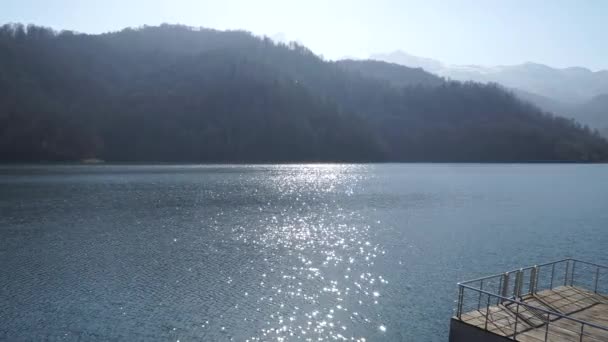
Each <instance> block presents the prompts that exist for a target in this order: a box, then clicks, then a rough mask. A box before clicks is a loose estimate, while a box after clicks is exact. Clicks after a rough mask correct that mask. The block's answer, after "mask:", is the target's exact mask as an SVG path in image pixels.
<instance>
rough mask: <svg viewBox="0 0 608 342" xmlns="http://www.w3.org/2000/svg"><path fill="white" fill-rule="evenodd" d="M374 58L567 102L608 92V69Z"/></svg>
mask: <svg viewBox="0 0 608 342" xmlns="http://www.w3.org/2000/svg"><path fill="white" fill-rule="evenodd" d="M371 58H372V59H374V60H379V61H384V62H390V63H396V64H400V65H404V66H407V67H410V68H423V69H424V70H427V71H429V72H432V73H435V74H438V75H440V76H443V77H447V78H450V79H453V80H459V81H476V82H495V83H499V84H502V85H503V86H505V87H508V88H515V89H520V90H523V91H525V92H528V93H532V94H536V95H540V96H544V97H548V98H551V99H555V100H558V101H560V102H565V103H582V102H585V101H589V100H590V99H591V98H593V97H595V96H598V95H601V94H607V93H608V70H600V71H591V70H589V69H587V68H583V67H570V68H553V67H550V66H547V65H544V64H540V63H533V62H527V63H522V64H518V65H495V66H480V65H447V64H445V63H442V62H440V61H437V60H433V59H430V58H423V57H418V56H413V55H410V54H408V53H406V52H403V51H394V52H390V53H379V54H373V55H372V56H371Z"/></svg>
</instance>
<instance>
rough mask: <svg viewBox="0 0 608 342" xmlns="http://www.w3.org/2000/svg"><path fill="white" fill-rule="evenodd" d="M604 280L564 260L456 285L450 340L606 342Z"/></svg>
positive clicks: (589, 267)
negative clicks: (456, 292)
mask: <svg viewBox="0 0 608 342" xmlns="http://www.w3.org/2000/svg"><path fill="white" fill-rule="evenodd" d="M556 265H558V266H557V270H556ZM576 267H578V271H577V269H576ZM562 271H563V276H562V277H560V275H562ZM541 272H542V274H541ZM607 279H608V268H606V267H604V266H600V265H596V264H591V263H586V262H583V261H579V260H573V259H566V260H561V261H558V262H556V263H549V264H544V265H540V266H533V267H531V268H526V269H519V270H515V271H511V272H506V273H504V274H500V275H496V276H490V277H485V278H480V279H476V280H473V281H469V282H464V283H460V284H459V298H458V308H457V310H456V315H455V316H454V317H453V318H452V322H451V327H450V342H464V341H467V342H475V341H492V342H493V341H497V342H498V341H524V342H528V341H529V342H547V341H555V342H563V341H573V342H574V341H577V342H583V341H584V342H599V341H608V296H606V294H605V292H604V291H603V290H604V289H605V288H606V286H605V285H606V283H607V281H606V280H607ZM484 287H485V289H484Z"/></svg>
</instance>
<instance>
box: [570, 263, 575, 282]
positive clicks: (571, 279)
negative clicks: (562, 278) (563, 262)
mask: <svg viewBox="0 0 608 342" xmlns="http://www.w3.org/2000/svg"><path fill="white" fill-rule="evenodd" d="M575 267H576V260H572V273H571V274H572V275H571V276H570V286H573V285H574V269H575Z"/></svg>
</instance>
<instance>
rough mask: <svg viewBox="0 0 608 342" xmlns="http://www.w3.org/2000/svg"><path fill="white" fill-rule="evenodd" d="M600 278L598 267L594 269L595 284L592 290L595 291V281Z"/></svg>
mask: <svg viewBox="0 0 608 342" xmlns="http://www.w3.org/2000/svg"><path fill="white" fill-rule="evenodd" d="M599 279H600V267H599V266H598V267H597V268H596V269H595V285H594V286H593V292H594V293H597V281H598V280H599Z"/></svg>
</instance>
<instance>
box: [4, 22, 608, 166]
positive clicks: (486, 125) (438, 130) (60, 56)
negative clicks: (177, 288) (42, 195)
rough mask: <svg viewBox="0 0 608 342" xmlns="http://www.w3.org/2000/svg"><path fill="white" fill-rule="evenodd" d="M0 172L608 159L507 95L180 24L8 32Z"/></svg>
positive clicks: (572, 126) (599, 142)
mask: <svg viewBox="0 0 608 342" xmlns="http://www.w3.org/2000/svg"><path fill="white" fill-rule="evenodd" d="M0 94H1V95H0V160H1V161H40V160H78V159H82V158H100V159H104V160H107V161H172V162H176V161H180V162H183V161H190V162H271V161H272V162H277V161H279V162H281V161H297V162H303V161H481V162H496V161H606V160H608V142H607V141H606V140H604V139H602V138H601V137H599V136H598V135H596V134H594V133H593V132H591V131H589V130H588V129H585V128H582V127H580V126H579V125H577V124H576V123H574V122H572V121H570V120H566V119H564V118H559V117H553V116H551V115H547V114H545V113H543V112H542V111H541V110H539V109H538V108H536V107H534V106H532V105H530V104H527V103H524V102H521V101H520V100H518V99H517V98H516V97H515V96H513V95H512V94H510V93H509V92H507V91H504V90H503V89H502V88H501V87H498V86H495V85H484V84H480V83H473V82H465V83H462V82H455V81H445V80H443V79H441V78H439V77H437V76H435V75H432V74H430V73H427V72H425V71H423V70H421V69H416V68H407V67H404V66H399V65H396V64H390V63H384V62H377V61H353V60H348V61H338V62H331V61H326V60H323V59H322V58H320V57H318V56H317V55H315V54H314V53H312V52H311V51H310V50H309V49H307V48H305V47H304V46H302V45H299V44H296V43H290V44H277V43H275V42H273V41H272V40H271V39H270V38H262V37H256V36H253V35H251V34H250V33H247V32H244V31H218V30H211V29H204V28H190V27H186V26H180V25H166V24H165V25H161V26H157V27H150V26H148V27H143V28H138V29H130V28H129V29H124V30H122V31H119V32H112V33H106V34H100V35H88V34H76V33H73V32H69V31H66V32H60V33H58V32H55V31H52V30H50V29H45V28H42V27H36V26H28V27H24V26H22V25H5V26H3V27H2V28H1V29H0Z"/></svg>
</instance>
